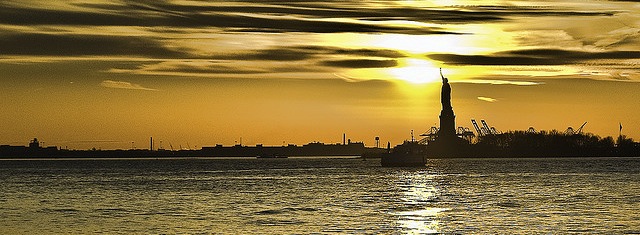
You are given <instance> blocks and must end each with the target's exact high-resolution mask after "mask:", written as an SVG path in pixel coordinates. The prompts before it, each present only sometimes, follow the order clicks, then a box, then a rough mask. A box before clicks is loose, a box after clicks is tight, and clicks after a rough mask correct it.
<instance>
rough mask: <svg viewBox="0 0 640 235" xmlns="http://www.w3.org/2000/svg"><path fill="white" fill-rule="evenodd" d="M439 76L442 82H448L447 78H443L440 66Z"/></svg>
mask: <svg viewBox="0 0 640 235" xmlns="http://www.w3.org/2000/svg"><path fill="white" fill-rule="evenodd" d="M440 77H442V83H448V82H449V79H447V78H445V77H444V75H442V68H440Z"/></svg>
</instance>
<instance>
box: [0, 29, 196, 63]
mask: <svg viewBox="0 0 640 235" xmlns="http://www.w3.org/2000/svg"><path fill="white" fill-rule="evenodd" d="M0 54H1V55H51V56H83V55H91V56H96V55H134V56H135V55H138V56H147V57H156V58H167V57H188V56H189V55H188V54H186V53H183V52H178V51H173V50H170V49H167V48H165V47H164V46H163V45H162V44H161V43H160V42H158V41H154V40H151V39H148V38H141V37H129V36H98V35H53V34H37V33H28V34H15V33H6V34H3V35H0Z"/></svg>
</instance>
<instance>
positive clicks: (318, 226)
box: [0, 158, 640, 234]
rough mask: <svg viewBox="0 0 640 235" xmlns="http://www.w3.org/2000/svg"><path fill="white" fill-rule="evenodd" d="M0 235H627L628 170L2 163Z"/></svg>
mask: <svg viewBox="0 0 640 235" xmlns="http://www.w3.org/2000/svg"><path fill="white" fill-rule="evenodd" d="M0 189H1V191H0V233H2V234H59V233H72V234H79V233H80V234H86V233H120V234H130V233H144V234H158V233H171V234H173V233H180V234H184V233H188V234H194V233H195V234H198V233H199V234H310V233H316V234H334V233H335V234H345V233H346V234H380V233H382V234H431V233H444V234H478V233H481V234H487V233H489V234H541V233H542V234H557V233H563V234H564V233H580V234H582V233H605V234H640V222H639V221H640V213H638V211H640V158H638V159H633V158H584V159H453V160H432V161H430V162H429V163H428V167H425V168H383V167H379V161H362V160H359V159H293V158H289V159H174V160H168V159H164V160H162V159H161V160H155V159H146V160H2V161H0Z"/></svg>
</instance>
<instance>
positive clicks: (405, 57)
mask: <svg viewBox="0 0 640 235" xmlns="http://www.w3.org/2000/svg"><path fill="white" fill-rule="evenodd" d="M639 65H640V1H632V0H620V1H602V0H600V1H596V0H584V1H553V0H547V1H455V0H452V1H417V0H416V1H344V0H340V1H305V0H289V1H269V0H252V1H202V0H185V1H177V0H176V1H174V0H154V1H150V0H131V1H128V0H124V1H111V0H91V1H89V0H70V1H68V0H65V1H60V0H52V1H36V0H4V1H2V2H0V107H1V108H0V109H1V112H0V120H2V121H1V122H0V144H10V145H26V144H27V143H28V141H29V140H30V139H32V138H38V139H40V140H41V142H44V145H45V146H50V145H55V146H59V147H63V148H70V149H88V148H94V147H95V148H99V149H128V148H132V147H135V148H148V147H149V137H153V138H154V140H155V146H156V147H160V146H162V147H163V148H166V149H169V148H174V149H179V148H183V149H186V148H191V149H199V148H200V147H202V146H213V145H215V144H223V145H233V144H240V143H242V144H243V145H254V144H264V145H276V146H279V145H282V144H298V145H301V144H305V143H309V142H315V141H318V142H323V143H338V142H342V135H343V133H344V134H346V135H347V138H349V139H351V140H352V141H361V142H364V143H365V145H367V146H373V145H374V144H375V141H374V138H375V137H376V136H379V137H380V140H381V142H382V143H386V142H390V143H391V144H392V145H395V144H399V143H401V142H402V141H403V140H407V139H410V138H411V131H412V130H414V131H415V135H416V136H417V135H418V134H420V133H423V132H426V131H428V130H429V129H430V127H432V126H437V125H438V122H439V120H438V115H439V112H440V109H441V107H440V101H439V95H440V94H439V93H440V92H439V90H440V87H441V80H440V75H439V71H438V70H439V68H442V71H443V73H444V75H445V76H446V77H448V78H449V80H450V82H451V87H452V105H453V109H454V112H455V114H456V125H457V126H463V127H470V128H472V125H471V121H470V120H471V119H476V120H481V119H483V120H486V121H487V123H488V124H489V125H490V126H494V127H495V128H496V129H498V130H500V131H509V130H526V129H528V128H529V127H534V128H535V129H537V130H552V129H557V130H560V131H564V130H565V129H567V127H569V126H571V127H573V128H575V129H577V128H578V127H579V126H580V125H582V123H584V122H587V125H585V127H584V129H583V131H584V132H588V133H593V134H596V135H600V136H603V137H604V136H614V137H615V136H617V135H618V134H619V131H620V129H619V125H620V124H621V125H622V126H623V129H622V134H624V135H627V136H628V137H631V138H635V139H636V140H638V139H640V108H639V107H640V66H639Z"/></svg>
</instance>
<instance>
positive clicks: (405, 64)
mask: <svg viewBox="0 0 640 235" xmlns="http://www.w3.org/2000/svg"><path fill="white" fill-rule="evenodd" d="M386 72H387V73H388V74H389V76H390V77H391V78H394V79H396V80H401V81H406V82H410V83H414V84H424V83H432V82H437V81H439V80H440V77H439V73H440V71H439V68H438V67H437V66H436V65H434V64H433V63H432V62H431V61H428V60H423V59H413V58H410V59H405V60H401V61H399V62H398V67H394V68H389V69H387V71H386Z"/></svg>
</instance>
